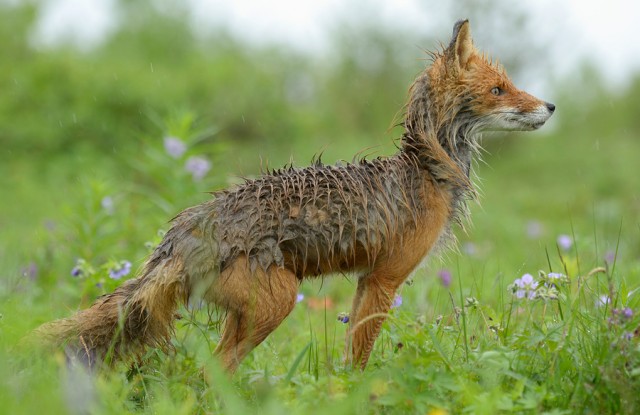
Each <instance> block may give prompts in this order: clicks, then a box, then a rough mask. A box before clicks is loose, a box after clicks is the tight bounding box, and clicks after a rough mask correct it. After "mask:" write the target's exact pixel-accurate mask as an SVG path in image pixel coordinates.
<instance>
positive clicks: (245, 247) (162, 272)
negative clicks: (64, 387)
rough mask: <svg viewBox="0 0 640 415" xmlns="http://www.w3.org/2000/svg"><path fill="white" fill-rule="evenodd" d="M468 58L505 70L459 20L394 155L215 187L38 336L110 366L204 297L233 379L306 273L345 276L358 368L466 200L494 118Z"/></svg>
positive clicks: (351, 346) (418, 90)
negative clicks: (350, 280) (144, 255)
mask: <svg viewBox="0 0 640 415" xmlns="http://www.w3.org/2000/svg"><path fill="white" fill-rule="evenodd" d="M473 59H477V60H478V61H477V62H476V63H477V64H478V65H480V64H482V65H485V66H487V67H488V68H489V69H487V70H489V71H491V70H492V69H491V68H493V72H495V73H497V74H498V73H499V74H503V72H500V69H499V68H497V67H494V66H492V65H491V64H490V63H489V62H488V61H486V59H485V58H484V57H482V56H480V55H479V54H477V53H476V51H475V49H474V48H473V46H472V44H471V38H470V35H469V29H468V22H466V21H461V22H458V23H457V24H456V26H455V27H454V36H453V40H452V42H451V44H450V45H449V46H448V47H447V48H446V49H445V50H443V51H442V52H440V53H436V54H434V55H433V62H432V64H431V65H430V66H429V67H428V68H427V69H426V70H425V72H424V73H423V74H421V75H420V76H419V77H418V78H417V79H416V81H415V82H414V84H413V85H412V87H411V89H410V90H409V99H408V102H407V105H406V107H405V119H404V122H403V125H404V127H405V132H404V134H403V137H402V140H401V143H400V148H399V151H398V153H397V154H395V155H394V156H390V157H386V158H377V159H374V160H360V161H357V162H353V163H349V164H342V165H336V166H326V165H323V164H322V163H320V162H316V163H314V164H313V165H312V166H310V167H307V168H301V169H298V168H292V167H290V168H285V169H282V170H277V171H273V172H270V173H267V174H265V175H264V176H262V177H260V178H258V179H255V180H247V181H246V182H245V183H244V184H242V185H239V186H237V187H234V188H232V189H228V190H223V191H219V192H216V193H214V195H213V196H214V197H213V199H212V200H210V201H208V202H205V203H203V204H201V205H198V206H194V207H192V208H189V209H186V210H185V211H183V212H182V213H180V214H179V215H178V216H177V217H176V218H175V219H174V220H173V224H172V227H171V229H170V230H169V231H168V232H167V234H166V235H165V237H164V239H163V241H162V242H161V243H160V245H159V246H158V247H157V248H156V250H155V252H154V253H153V254H152V255H151V257H150V258H149V259H148V261H147V263H146V264H145V267H144V270H143V272H142V274H141V276H140V277H138V278H137V279H134V280H131V281H128V282H126V283H125V284H123V285H122V286H121V287H120V288H118V289H117V290H116V291H115V292H114V293H112V294H109V295H107V296H104V297H102V298H100V299H98V301H97V302H96V303H95V304H94V305H93V306H92V307H91V308H89V309H87V310H84V311H81V312H80V313H78V314H77V315H76V316H74V317H71V318H69V319H64V320H60V321H57V322H53V323H49V324H47V325H45V326H43V327H41V328H40V329H39V330H38V331H37V333H36V334H37V336H39V337H46V338H49V339H53V342H54V343H55V344H67V346H68V350H69V351H70V353H72V354H73V355H75V356H77V357H79V358H80V359H81V360H83V361H85V362H87V363H88V364H89V365H93V364H94V363H96V362H101V361H103V360H105V358H108V357H114V358H117V359H120V358H124V357H125V356H128V355H132V354H136V353H139V352H140V351H142V350H143V349H144V347H145V346H163V345H165V344H166V343H167V341H168V339H169V337H170V334H171V331H172V322H173V319H174V313H175V310H176V308H177V307H178V305H179V304H184V303H186V302H187V301H188V300H189V299H190V298H193V297H197V298H204V299H205V300H207V301H209V302H211V303H214V304H217V305H218V306H220V307H222V308H223V309H225V310H226V311H227V320H226V323H225V328H224V331H223V334H222V338H221V341H220V343H219V344H218V348H217V349H216V353H217V354H218V355H219V357H220V358H221V360H222V362H223V364H224V365H225V367H227V368H228V369H229V370H230V371H233V370H234V369H235V368H236V367H237V365H238V364H239V362H240V361H241V360H242V358H243V357H244V356H245V355H246V354H247V353H249V352H250V351H251V350H252V349H253V348H254V347H255V346H257V345H258V344H259V343H260V342H261V341H262V340H264V338H266V336H267V335H268V334H269V333H270V332H271V331H273V330H274V329H275V328H276V327H277V326H278V325H279V324H280V322H281V321H282V320H283V319H284V318H285V317H286V316H287V315H288V314H289V312H290V311H291V309H292V308H293V305H294V304H295V297H296V293H297V287H298V284H299V282H300V281H301V280H302V279H303V278H306V277H312V276H317V275H325V274H329V273H355V274H356V275H358V288H357V291H356V296H355V298H354V302H353V310H352V312H351V315H350V318H351V329H350V330H349V333H348V339H347V340H348V341H347V350H346V355H347V358H348V359H349V361H350V362H352V363H353V364H354V365H357V366H360V367H363V368H364V366H365V365H366V363H367V360H368V358H369V355H370V352H371V349H372V347H373V342H374V341H375V338H376V337H377V335H378V333H379V331H380V327H381V324H382V322H383V320H384V314H385V313H386V312H387V311H388V310H389V307H390V305H391V302H392V299H393V296H394V294H395V292H396V290H397V288H398V287H399V286H400V284H401V283H402V282H403V281H404V280H405V279H406V278H407V276H408V275H409V274H410V273H411V272H412V271H413V270H414V269H415V268H416V266H417V265H418V264H419V263H420V262H421V261H422V260H423V258H424V257H425V256H426V255H427V254H428V253H429V252H430V251H431V250H432V249H433V248H434V246H436V245H437V244H438V243H439V242H442V241H443V240H446V239H447V235H448V234H449V229H450V226H451V223H452V222H455V221H460V220H461V219H462V218H463V217H464V215H465V212H466V200H467V199H469V198H471V197H473V196H474V195H475V191H474V187H473V185H472V183H471V180H470V178H469V175H470V171H471V163H472V158H473V156H474V154H475V153H476V152H477V148H478V144H477V140H478V137H477V134H478V131H479V130H480V129H481V128H484V127H485V126H486V125H488V124H490V120H491V117H496V116H497V115H495V114H494V113H496V114H497V113H498V112H496V111H494V113H491V114H489V115H487V112H486V111H483V110H482V108H481V107H479V106H478V102H480V103H481V99H480V98H479V97H478V96H477V93H474V89H473V88H471V87H470V85H471V83H472V82H475V81H474V80H473V78H472V77H470V76H469V75H468V74H467V72H468V71H469V69H468V68H470V67H471V66H470V65H473V64H474V62H473ZM485 66H483V67H482V68H484V67H485ZM493 72H491V73H492V74H493ZM473 85H475V83H474V84H473ZM531 98H532V99H534V98H533V97H531ZM536 102H538V103H540V102H541V101H539V100H538V101H536ZM504 105H506V104H504ZM531 105H533V104H531ZM536 105H538V104H536ZM536 105H533V106H534V107H535V108H536V111H539V110H538V109H537V108H538V107H537V106H536ZM540 105H541V104H540ZM547 105H550V104H547ZM538 106H539V105H538ZM500 108H502V107H500ZM509 108H511V107H509ZM490 109H491V108H490ZM509 111H511V112H513V111H516V110H514V109H512V110H509ZM511 112H509V113H510V114H511ZM525 115H526V114H525Z"/></svg>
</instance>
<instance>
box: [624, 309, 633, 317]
mask: <svg viewBox="0 0 640 415" xmlns="http://www.w3.org/2000/svg"><path fill="white" fill-rule="evenodd" d="M622 315H623V316H624V318H631V317H633V310H632V309H630V308H629V307H626V308H625V309H624V310H622Z"/></svg>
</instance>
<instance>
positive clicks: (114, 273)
mask: <svg viewBox="0 0 640 415" xmlns="http://www.w3.org/2000/svg"><path fill="white" fill-rule="evenodd" d="M130 272H131V262H129V261H121V262H120V264H118V266H117V267H115V268H111V269H110V270H109V278H111V279H114V280H119V279H120V278H122V277H124V276H125V275H129V273H130Z"/></svg>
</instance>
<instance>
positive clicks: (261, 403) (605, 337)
mask: <svg viewBox="0 0 640 415" xmlns="http://www.w3.org/2000/svg"><path fill="white" fill-rule="evenodd" d="M565 128H568V127H565V126H564V125H562V126H560V127H558V128H557V129H556V133H555V134H548V135H544V133H543V134H539V135H538V137H525V136H522V137H514V136H507V137H503V138H502V139H497V140H493V141H488V143H487V144H488V145H489V147H490V148H491V151H492V152H494V153H495V154H494V155H491V156H487V157H486V158H487V162H488V165H480V166H479V173H480V176H481V177H482V178H483V181H482V186H481V188H482V190H483V196H482V205H481V206H478V205H474V206H473V208H472V210H473V212H472V216H473V225H472V226H470V228H469V230H468V232H467V233H462V232H461V233H460V235H459V236H460V244H461V246H462V247H463V248H462V252H459V253H456V252H448V253H445V254H444V256H443V258H442V259H437V258H433V259H432V260H431V261H430V262H429V264H428V266H426V267H424V268H421V269H418V270H417V271H416V272H415V275H414V276H413V278H412V279H411V282H412V283H411V284H410V285H409V284H405V285H404V286H403V287H402V291H401V294H402V297H403V304H402V305H401V306H400V307H398V308H395V309H393V310H392V311H391V313H390V317H389V319H388V320H387V322H386V323H385V325H384V328H383V332H382V334H381V336H380V338H379V339H378V341H377V343H376V346H375V350H374V352H373V357H372V359H371V361H370V364H369V366H368V368H367V370H366V371H364V372H359V371H354V370H352V369H350V368H348V367H345V364H344V363H343V361H342V357H343V347H344V343H343V342H344V340H343V339H344V337H345V332H346V330H347V326H346V325H344V324H342V323H341V322H339V321H338V320H337V316H338V314H339V313H340V312H348V311H349V306H350V301H351V295H352V293H353V291H354V288H355V283H354V280H353V277H350V278H349V277H347V278H345V277H343V276H336V277H331V278H326V279H324V280H322V281H320V280H315V281H308V282H305V283H304V284H303V285H302V286H301V288H300V290H301V293H304V295H305V299H304V300H303V301H301V302H300V303H299V304H297V306H296V307H295V309H294V311H293V312H292V314H291V315H290V316H289V318H288V319H287V320H286V321H285V323H284V324H283V325H282V326H281V327H280V328H278V330H276V332H275V333H274V334H272V335H271V336H270V337H269V338H268V339H267V340H266V341H265V342H264V343H263V344H262V345H261V346H259V347H258V348H257V349H256V350H255V351H254V352H253V353H252V354H251V355H250V356H249V357H248V358H247V359H246V360H245V361H244V362H243V363H242V365H241V367H240V369H239V371H238V373H237V374H236V375H235V376H233V377H231V378H229V377H227V376H226V375H225V374H223V373H222V372H221V371H220V369H219V368H218V366H217V362H216V361H215V359H214V358H212V356H211V351H212V350H213V348H214V347H215V345H216V343H217V341H218V339H219V334H218V330H217V326H218V324H217V323H218V319H219V316H218V315H217V314H216V312H215V310H206V309H205V310H200V311H189V310H182V314H183V316H184V318H183V319H181V320H179V321H178V323H177V326H176V335H175V337H174V339H173V343H172V344H173V350H172V351H170V352H169V353H168V354H165V352H163V351H160V350H155V349H152V350H149V352H148V353H147V355H146V356H145V358H144V359H143V360H142V362H140V364H139V365H136V366H125V365H119V366H116V367H115V368H114V369H112V370H104V371H101V372H100V373H97V374H95V375H88V374H86V373H84V372H83V371H82V370H80V369H78V368H75V369H74V368H71V367H68V366H67V365H66V364H65V360H64V357H63V354H62V353H61V352H59V353H55V354H50V355H42V354H38V353H35V352H33V351H31V350H29V348H28V347H25V346H24V345H23V344H22V343H20V339H21V338H22V337H23V336H24V335H25V334H27V333H28V332H29V331H30V330H31V329H33V328H34V327H35V326H37V325H38V324H40V323H43V322H45V321H49V320H51V319H53V318H56V317H63V316H68V315H69V314H71V313H72V312H73V311H74V310H76V309H77V308H78V307H85V306H87V305H88V304H90V303H91V302H92V301H93V299H94V298H95V297H96V296H97V295H100V294H102V293H105V292H108V291H110V290H112V289H113V288H114V287H115V286H116V285H117V284H119V283H120V282H121V281H115V280H112V279H110V278H109V277H108V269H109V268H110V267H112V266H113V264H114V263H115V262H117V261H120V260H125V259H126V260H130V261H131V262H133V264H134V268H137V267H139V266H140V264H141V263H142V261H143V260H144V257H145V255H146V254H147V252H148V249H149V248H148V247H149V246H152V245H153V244H154V243H157V241H158V240H159V237H160V236H159V235H158V234H157V230H158V229H165V230H166V227H167V224H166V219H167V218H169V217H171V215H172V214H174V213H175V212H177V211H178V210H179V209H181V208H183V207H185V206H188V205H190V204H192V203H196V202H198V201H202V200H205V199H206V197H207V196H206V195H204V194H202V191H204V190H205V189H211V188H217V187H220V186H224V185H226V182H227V177H226V176H225V175H224V174H222V173H220V172H219V171H214V173H211V174H209V175H208V176H207V178H206V179H205V180H204V181H202V182H194V181H193V180H192V179H191V177H190V176H189V175H188V174H187V173H186V172H185V171H184V169H183V162H184V158H185V157H187V156H188V155H193V154H199V153H200V152H202V151H206V152H207V153H208V154H209V155H210V157H212V158H213V159H214V160H216V165H218V166H220V165H223V163H224V161H223V160H224V157H225V154H226V152H227V151H229V149H228V148H225V147H224V146H220V145H218V144H211V143H215V142H216V139H215V133H214V132H213V130H207V129H197V128H196V127H195V124H194V123H193V119H192V117H190V116H189V115H188V114H186V115H184V116H181V117H178V118H176V119H174V120H173V121H172V120H171V119H170V120H168V122H167V123H166V126H165V127H164V129H165V132H166V133H168V134H174V135H179V136H181V137H183V138H184V139H185V140H186V141H187V142H189V143H190V149H189V151H188V154H187V155H185V156H183V157H182V158H181V159H178V160H175V159H173V158H171V157H169V156H168V155H167V154H166V153H165V152H164V150H163V149H162V140H161V134H156V136H155V137H152V136H151V138H149V139H145V140H143V141H142V143H143V144H142V148H143V149H144V151H142V152H139V153H137V154H135V155H133V154H132V155H125V156H123V158H122V159H120V162H121V163H122V165H119V163H118V162H112V163H109V164H106V165H104V166H102V165H100V164H98V165H95V167H94V170H93V171H92V174H89V175H88V177H87V178H83V179H82V180H79V181H78V182H75V183H74V190H73V192H71V191H70V190H67V191H68V192H69V193H63V194H56V192H50V194H51V195H52V197H54V200H56V202H59V203H61V205H62V207H61V208H57V209H51V210H49V208H47V210H46V211H47V213H49V214H51V215H52V217H55V216H53V215H58V216H57V217H55V218H56V219H55V220H56V224H55V225H51V224H50V225H48V226H49V228H48V230H43V229H40V230H39V231H38V232H37V233H36V234H34V235H31V236H29V235H26V236H25V235H23V236H22V237H23V239H30V243H31V246H30V249H29V250H23V249H22V247H21V248H20V249H15V247H11V246H9V245H8V244H7V241H8V240H9V239H3V241H4V244H5V245H4V246H3V250H5V251H7V252H9V251H10V252H17V251H20V252H22V254H23V256H22V257H20V256H19V255H17V256H15V257H14V258H18V260H19V261H20V259H22V262H16V263H12V260H11V259H4V260H3V262H4V263H3V266H4V269H5V270H7V269H8V270H12V269H13V271H9V273H8V276H7V278H5V279H4V280H3V283H2V285H1V286H0V288H1V291H0V296H1V297H0V298H2V301H0V313H2V318H1V320H0V344H1V347H0V355H1V358H2V359H1V360H2V362H3V363H2V364H0V379H1V381H0V385H1V386H0V401H2V402H3V407H2V411H4V412H5V413H37V412H44V413H63V412H72V413H73V412H75V413H79V412H82V411H84V410H89V411H91V412H92V413H122V412H131V413H147V412H148V413H247V412H250V411H256V410H258V408H259V410H260V412H261V413H282V412H283V411H285V410H286V411H288V412H291V413H308V412H313V413H332V414H335V413H407V412H410V413H432V414H437V413H447V412H448V413H459V412H470V413H487V414H494V413H500V412H502V413H584V412H586V413H635V412H637V411H638V410H640V400H639V399H638V397H637V393H636V391H637V390H638V388H639V387H640V382H639V380H638V379H639V375H640V353H639V350H638V337H637V333H636V332H635V330H636V328H637V327H638V323H639V322H640V319H639V318H638V316H637V314H638V313H636V312H635V311H636V310H639V309H640V307H639V303H640V299H639V296H638V294H637V291H638V290H637V288H638V287H639V286H640V285H639V284H638V283H639V281H640V263H639V261H638V258H637V254H636V253H637V248H638V234H639V231H640V230H639V229H638V223H637V220H636V219H634V218H636V217H637V216H634V214H635V212H636V209H637V206H635V205H634V204H633V200H634V199H633V198H634V197H636V196H635V195H634V193H632V192H631V193H629V194H628V195H627V196H626V197H625V196H624V195H623V196H620V197H618V196H619V193H618V192H619V191H621V190H622V189H627V190H628V189H631V188H632V187H633V186H635V185H637V184H638V181H639V179H637V178H636V177H634V176H631V175H629V176H623V175H621V176H619V177H616V180H617V182H612V185H615V186H617V187H618V188H619V189H621V190H615V191H612V192H611V194H610V195H609V196H608V197H598V198H595V199H594V198H593V196H592V195H590V193H589V189H592V186H593V185H594V184H597V183H598V181H599V180H603V179H602V176H603V175H607V174H610V175H613V174H616V173H614V172H609V171H607V170H606V169H603V168H601V167H597V166H594V164H591V163H593V160H589V159H588V158H585V153H582V156H581V157H580V159H579V160H577V159H574V158H572V157H571V151H572V146H574V145H575V142H576V141H577V140H576V139H575V138H572V137H570V136H568V135H567V134H568V133H567V132H566V131H565ZM562 137H568V138H566V139H565V140H564V141H562V140H561V138H562ZM203 138H205V140H204V144H203V141H202V140H203ZM589 139H590V138H589V137H587V139H586V141H587V143H584V142H583V145H587V146H588V140H589ZM617 139H620V140H622V139H624V138H617ZM207 140H208V141H207ZM627 144H628V143H627ZM618 145H620V146H621V147H622V144H618ZM636 147H637V144H636ZM587 154H588V153H587ZM597 156H598V157H601V155H597ZM541 160H542V161H541ZM79 164H80V166H79V168H84V169H87V166H86V165H84V166H83V165H81V163H79ZM550 166H557V167H556V168H551V167H550ZM584 166H590V169H592V170H591V171H590V173H588V174H583V173H582V172H583V170H582V169H583V167H584ZM67 168H73V165H71V167H67ZM620 168H621V169H624V168H631V167H630V166H627V165H625V164H621V165H620ZM85 171H86V170H85ZM577 174H579V175H580V177H581V178H582V179H583V181H582V183H581V184H578V183H577V182H573V180H574V178H573V175H577ZM617 174H621V173H620V172H618V173H617ZM61 177H62V178H61ZM576 177H577V176H576ZM621 177H626V181H622V182H620V178H621ZM54 179H56V178H55V177H54V178H52V179H51V180H54ZM38 180H39V178H38ZM57 180H62V181H64V174H62V175H60V176H58V177H57ZM575 180H577V179H575ZM47 183H49V182H48V181H45V184H47ZM31 185H33V186H35V182H33V183H31ZM40 185H42V183H41V184H40ZM24 191H25V193H29V192H28V189H27V190H24ZM105 196H112V197H113V200H114V201H115V207H114V211H113V212H109V211H107V210H105V208H104V207H103V206H102V200H103V198H104V197H105ZM32 197H36V196H33V195H32ZM576 199H577V200H576ZM40 208H41V207H40ZM33 209H34V210H35V211H40V212H42V210H41V209H39V208H38V207H37V206H36V207H34V208H33ZM9 213H10V212H9ZM9 213H7V212H5V214H9ZM16 217H18V215H16ZM634 220H635V222H634ZM530 221H536V222H537V223H538V225H537V227H538V228H539V232H536V233H535V234H534V235H528V234H527V230H526V228H527V225H528V223H529V222H530ZM559 234H567V235H570V236H571V238H572V239H573V240H574V244H573V246H572V247H571V248H570V249H567V250H563V249H561V248H559V247H558V246H557V244H556V237H557V236H558V235H559ZM605 254H606V255H608V256H609V257H611V256H612V255H613V257H615V260H612V258H609V259H608V261H609V262H607V261H605V259H604V257H605ZM634 255H635V256H634ZM7 258H8V257H7ZM79 258H82V259H83V260H84V261H86V263H85V265H84V266H83V267H84V268H83V270H84V273H83V276H81V277H79V278H74V277H71V275H70V272H71V268H73V267H74V266H75V265H76V264H77V260H78V259H79ZM31 263H33V265H32V268H33V267H35V268H37V270H36V269H35V268H34V269H31V270H30V269H29V265H30V264H31ZM440 269H448V270H450V272H451V273H452V275H453V282H452V284H451V285H450V286H449V287H445V286H443V285H442V283H441V281H440V279H439V277H438V275H437V274H438V271H439V270H440ZM539 270H544V272H545V273H548V272H551V271H553V272H559V273H562V274H564V275H566V276H567V277H568V279H567V283H566V284H559V285H558V290H559V291H558V293H557V294H558V295H557V298H555V299H550V298H546V299H544V298H538V299H535V300H528V299H526V298H525V299H519V298H517V297H516V296H515V295H514V293H513V292H512V291H511V288H510V287H511V286H512V284H513V283H514V280H515V279H516V278H519V277H520V276H521V275H523V274H524V273H530V274H532V275H534V276H535V277H536V278H538V271H539ZM131 276H133V275H130V276H129V277H131ZM97 284H99V286H97ZM539 292H540V293H542V292H543V291H542V290H539ZM601 296H607V297H608V298H609V299H610V300H609V302H608V303H606V304H605V303H602V302H601V301H600V300H599V299H600V298H601ZM325 300H327V303H325ZM325 304H327V305H325ZM625 308H628V309H629V310H632V314H633V315H632V316H630V317H624V316H623V314H621V313H622V311H621V310H623V309H625ZM613 310H616V311H615V313H614V311H613ZM438 411H444V412H438Z"/></svg>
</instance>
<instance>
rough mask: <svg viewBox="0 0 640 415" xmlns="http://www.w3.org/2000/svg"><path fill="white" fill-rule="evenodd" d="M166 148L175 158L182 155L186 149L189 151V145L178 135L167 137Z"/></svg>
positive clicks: (165, 139)
mask: <svg viewBox="0 0 640 415" xmlns="http://www.w3.org/2000/svg"><path fill="white" fill-rule="evenodd" d="M164 149H165V151H166V152H167V154H168V155H170V156H171V157H173V158H174V159H177V158H180V157H182V155H183V154H184V152H185V151H187V145H186V144H185V143H184V142H183V141H182V140H180V139H179V138H177V137H165V138H164Z"/></svg>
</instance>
